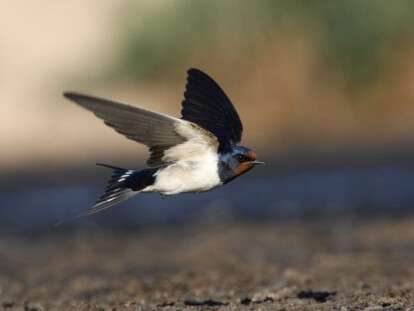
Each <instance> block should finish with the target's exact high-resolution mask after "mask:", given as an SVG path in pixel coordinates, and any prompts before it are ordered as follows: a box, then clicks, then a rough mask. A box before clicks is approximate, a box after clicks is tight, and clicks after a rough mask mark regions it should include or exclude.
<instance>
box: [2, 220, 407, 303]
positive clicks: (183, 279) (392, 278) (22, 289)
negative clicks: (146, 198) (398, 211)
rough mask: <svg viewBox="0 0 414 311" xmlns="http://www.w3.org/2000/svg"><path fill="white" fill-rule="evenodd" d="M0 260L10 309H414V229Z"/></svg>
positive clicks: (80, 240)
mask: <svg viewBox="0 0 414 311" xmlns="http://www.w3.org/2000/svg"><path fill="white" fill-rule="evenodd" d="M0 258H1V260H0V310H1V308H3V309H4V310H31V311H35V310H165V311H167V310H410V308H412V307H414V264H413V263H414V221H413V220H405V221H388V222H383V221H381V222H379V221H376V222H371V223H370V224H354V223H350V222H348V223H330V224H326V223H325V224H319V225H315V224H313V225H309V224H308V225H300V224H273V225H258V224H255V225H240V224H239V225H234V224H232V225H226V226H224V225H223V226H215V227H211V226H200V227H197V228H196V229H194V228H193V229H179V230H177V229H175V230H165V229H163V230H156V229H151V230H145V232H143V231H140V232H136V233H119V232H115V233H114V232H112V233H108V232H100V233H96V232H95V233H93V234H91V233H76V234H70V235H68V234H66V235H57V236H54V237H44V236H43V237H35V238H33V237H31V238H27V237H26V238H23V237H16V236H15V237H7V236H3V237H2V238H0ZM413 310H414V308H413Z"/></svg>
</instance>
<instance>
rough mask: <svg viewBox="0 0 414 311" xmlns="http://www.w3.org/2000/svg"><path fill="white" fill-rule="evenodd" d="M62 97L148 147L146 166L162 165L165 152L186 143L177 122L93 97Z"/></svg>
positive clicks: (68, 94) (170, 118) (74, 94)
mask: <svg viewBox="0 0 414 311" xmlns="http://www.w3.org/2000/svg"><path fill="white" fill-rule="evenodd" d="M64 96H65V97H66V98H68V99H70V100H72V101H74V102H76V103H77V104H79V105H80V106H82V107H84V108H86V109H88V110H90V111H92V112H93V113H94V114H95V115H96V116H97V117H98V118H100V119H102V120H104V122H105V124H107V125H109V126H110V127H112V128H114V129H115V130H116V131H117V132H119V133H121V134H123V135H125V136H126V137H127V138H129V139H132V140H134V141H137V142H140V143H143V144H145V145H147V146H148V147H149V150H150V152H151V156H150V158H149V159H148V161H147V164H148V165H149V166H152V167H154V166H160V165H163V164H165V163H164V162H163V160H162V157H163V155H164V151H165V150H166V149H169V148H171V147H172V146H175V145H178V144H181V143H183V142H184V141H186V139H185V138H184V137H183V136H181V135H179V134H178V133H177V132H176V129H175V125H176V123H177V121H178V122H180V120H179V119H176V118H172V117H169V116H166V115H163V114H159V113H155V112H151V111H148V110H145V109H140V108H137V107H132V106H128V105H125V104H121V103H118V102H114V101H110V100H106V99H102V98H98V97H93V96H87V95H82V94H77V93H65V94H64Z"/></svg>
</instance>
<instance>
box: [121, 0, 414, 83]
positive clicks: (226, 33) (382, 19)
mask: <svg viewBox="0 0 414 311" xmlns="http://www.w3.org/2000/svg"><path fill="white" fill-rule="evenodd" d="M153 6H154V5H153ZM141 10H142V3H141V4H139V3H137V2H135V1H131V2H130V3H129V5H128V6H127V8H126V11H125V16H123V20H122V21H121V23H122V24H121V28H122V36H121V40H120V47H119V53H120V55H118V60H119V61H118V62H117V64H116V68H115V72H116V74H117V75H122V76H127V77H132V78H137V79H152V78H156V77H157V75H161V74H165V73H166V72H168V71H171V70H174V69H175V68H177V67H178V66H180V65H181V64H183V62H184V61H185V60H186V59H188V58H190V57H194V55H203V56H204V58H207V59H208V58H209V57H212V58H213V59H214V58H219V57H220V55H221V54H223V53H232V54H233V55H236V56H235V57H239V58H241V59H243V58H246V59H247V58H250V61H251V58H252V55H254V51H255V50H256V49H260V48H265V47H266V44H272V43H273V44H274V43H280V42H279V41H278V40H279V38H280V35H281V34H283V35H285V36H286V35H288V36H289V35H291V36H300V37H303V38H306V39H307V40H310V41H311V42H314V43H315V44H314V46H315V47H316V48H317V55H319V57H320V58H321V59H320V60H319V63H320V64H321V66H324V67H325V68H329V71H336V72H339V73H340V74H341V75H343V77H344V78H345V81H347V82H349V85H351V86H359V85H361V82H364V83H369V82H373V81H376V79H377V78H378V77H379V76H380V74H381V72H382V69H383V68H384V67H385V66H386V65H387V64H386V62H387V60H388V59H390V58H392V55H394V54H396V53H398V49H400V48H401V47H402V46H401V44H402V42H412V40H413V30H412V29H413V26H414V1H409V0H396V1H386V0H363V1H362V0H347V1H336V0H335V1H329V0H315V1H307V0H297V1H272V0H262V1H236V0H228V1H219V0H214V1H212V0H208V1H207V0H200V1H189V0H175V1H168V2H160V3H158V4H157V5H155V7H152V8H151V10H147V11H148V12H147V13H148V14H142V11H141ZM252 53H253V54H252Z"/></svg>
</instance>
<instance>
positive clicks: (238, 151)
mask: <svg viewBox="0 0 414 311" xmlns="http://www.w3.org/2000/svg"><path fill="white" fill-rule="evenodd" d="M256 157H257V156H256V153H255V152H254V151H253V150H250V149H249V148H246V147H242V146H235V147H233V149H232V151H231V152H230V153H227V154H225V155H223V157H222V161H223V162H224V163H225V168H224V170H226V171H227V174H226V175H227V176H226V177H227V178H225V179H229V180H231V179H234V178H235V177H237V176H240V175H242V174H244V173H246V172H248V171H249V170H251V169H252V168H253V167H254V166H256V165H259V164H264V162H261V161H257V160H256Z"/></svg>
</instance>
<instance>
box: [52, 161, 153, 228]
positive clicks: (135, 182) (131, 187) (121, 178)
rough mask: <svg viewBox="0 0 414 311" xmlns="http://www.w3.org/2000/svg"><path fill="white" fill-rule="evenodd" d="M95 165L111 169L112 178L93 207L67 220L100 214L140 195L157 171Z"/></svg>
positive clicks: (150, 183) (151, 181)
mask: <svg viewBox="0 0 414 311" xmlns="http://www.w3.org/2000/svg"><path fill="white" fill-rule="evenodd" d="M96 165H99V166H103V167H107V168H110V169H112V176H111V178H110V179H109V181H108V185H107V186H106V189H105V192H104V194H103V195H102V196H101V197H100V198H99V199H98V200H97V201H96V203H95V205H94V206H92V207H91V208H90V209H88V210H87V211H86V212H84V213H81V214H78V215H76V216H75V217H73V218H71V219H69V220H75V219H78V218H80V217H83V216H88V215H92V214H95V213H98V212H101V211H103V210H105V209H107V208H110V207H112V206H114V205H116V204H119V203H121V202H122V201H125V200H127V199H129V198H131V197H132V196H134V195H136V194H138V193H140V192H141V190H143V189H144V188H146V187H147V186H150V185H152V184H153V183H154V181H155V177H154V174H155V172H156V171H157V170H156V169H145V170H142V171H135V170H128V169H123V168H120V167H116V166H112V165H107V164H101V163H97V164H96ZM66 221H67V220H64V221H60V222H58V223H57V224H56V225H60V224H62V223H64V222H66Z"/></svg>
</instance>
